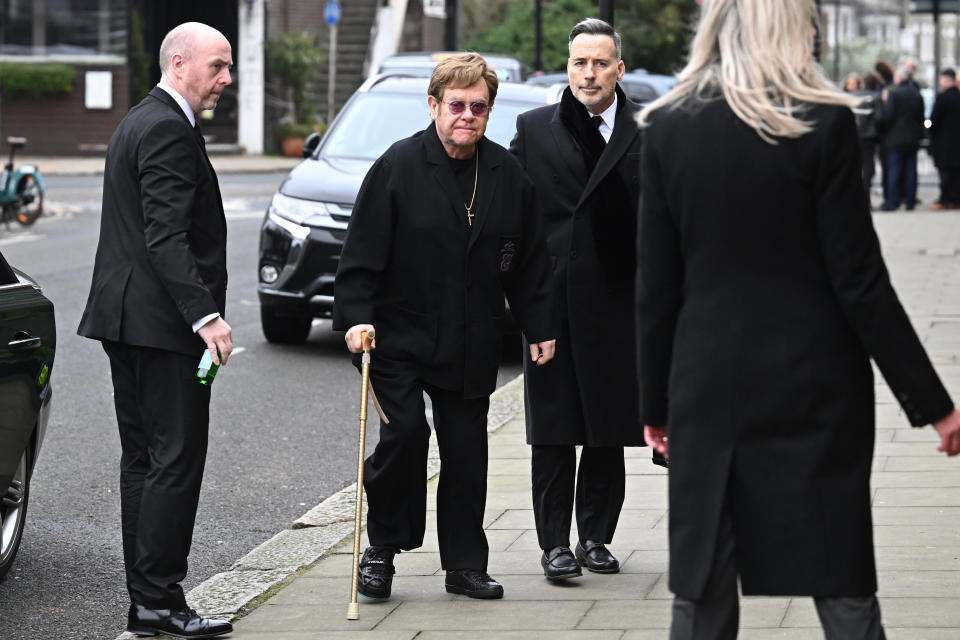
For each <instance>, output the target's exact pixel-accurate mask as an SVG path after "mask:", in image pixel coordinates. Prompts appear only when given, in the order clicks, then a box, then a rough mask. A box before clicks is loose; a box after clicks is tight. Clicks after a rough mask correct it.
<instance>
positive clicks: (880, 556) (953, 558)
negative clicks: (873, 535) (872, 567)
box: [874, 546, 960, 585]
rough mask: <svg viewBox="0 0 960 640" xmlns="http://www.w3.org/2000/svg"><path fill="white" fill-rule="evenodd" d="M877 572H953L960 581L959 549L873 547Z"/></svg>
mask: <svg viewBox="0 0 960 640" xmlns="http://www.w3.org/2000/svg"><path fill="white" fill-rule="evenodd" d="M874 553H875V554H876V560H877V571H903V572H918V571H938V570H945V571H953V572H958V573H954V574H953V578H952V580H953V582H954V585H956V584H957V582H958V580H960V549H957V547H942V548H937V547H922V548H918V547H906V546H904V547H885V546H880V547H875V548H874Z"/></svg>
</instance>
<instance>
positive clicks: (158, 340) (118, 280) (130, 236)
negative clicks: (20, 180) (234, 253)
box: [77, 87, 227, 357]
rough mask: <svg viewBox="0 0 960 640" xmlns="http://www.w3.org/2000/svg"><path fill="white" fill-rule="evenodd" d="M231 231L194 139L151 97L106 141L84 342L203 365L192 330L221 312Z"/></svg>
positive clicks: (177, 111) (181, 117)
mask: <svg viewBox="0 0 960 640" xmlns="http://www.w3.org/2000/svg"><path fill="white" fill-rule="evenodd" d="M226 244H227V225H226V220H225V218H224V214H223V203H222V200H221V197H220V188H219V186H218V184H217V176H216V173H215V172H214V170H213V167H212V166H211V165H210V162H209V160H208V159H207V156H206V152H205V151H204V148H203V142H202V138H200V137H199V131H198V130H195V129H193V128H192V127H191V126H190V122H189V120H187V117H186V115H185V114H184V113H183V110H182V109H181V108H180V106H179V105H178V104H177V103H176V101H175V100H174V99H173V98H172V97H171V96H170V95H169V94H168V93H166V92H165V91H164V90H163V89H160V88H159V87H154V89H153V90H152V91H151V92H150V93H149V95H147V97H146V98H144V99H143V101H142V102H140V103H139V104H138V105H136V106H135V107H133V108H132V109H131V110H130V112H129V113H127V115H126V116H125V117H124V118H123V120H122V121H121V122H120V125H119V126H118V127H117V130H116V131H115V132H114V134H113V136H112V137H111V138H110V144H109V146H108V148H107V158H106V165H105V168H104V178H103V207H102V213H101V220H100V242H99V245H98V246H97V255H96V259H95V262H94V267H93V281H92V283H91V286H90V295H89V297H88V299H87V306H86V309H85V310H84V312H83V317H82V318H81V320H80V326H79V328H78V330H77V333H79V334H80V335H82V336H86V337H88V338H95V339H99V340H111V341H115V342H122V343H125V344H130V345H136V346H144V347H153V348H157V349H164V350H167V351H175V352H178V353H184V354H193V355H197V356H198V357H199V355H200V353H201V352H202V351H203V348H204V343H203V340H201V339H200V337H199V336H197V335H196V334H194V333H193V329H192V324H193V323H194V322H196V321H197V320H199V319H201V318H202V317H204V316H206V315H209V314H211V313H219V314H221V315H223V314H224V312H225V303H226V292H227V264H226Z"/></svg>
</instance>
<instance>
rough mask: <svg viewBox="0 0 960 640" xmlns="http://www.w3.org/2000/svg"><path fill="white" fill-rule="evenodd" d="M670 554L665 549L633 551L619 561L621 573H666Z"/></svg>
mask: <svg viewBox="0 0 960 640" xmlns="http://www.w3.org/2000/svg"><path fill="white" fill-rule="evenodd" d="M669 560H670V554H669V552H668V551H667V550H666V549H655V550H649V549H634V550H632V551H631V552H630V554H629V555H628V556H627V557H626V558H625V559H623V558H622V559H621V561H620V571H621V572H623V573H666V572H667V565H668V563H669Z"/></svg>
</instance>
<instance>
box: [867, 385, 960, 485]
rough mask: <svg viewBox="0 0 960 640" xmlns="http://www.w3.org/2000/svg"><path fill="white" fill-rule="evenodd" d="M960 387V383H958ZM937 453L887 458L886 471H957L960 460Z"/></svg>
mask: <svg viewBox="0 0 960 640" xmlns="http://www.w3.org/2000/svg"><path fill="white" fill-rule="evenodd" d="M958 387H960V385H958ZM935 453H936V455H932V454H931V455H929V456H920V457H910V456H897V457H895V458H887V463H886V464H885V465H884V470H886V471H956V469H957V464H958V461H957V459H956V458H948V457H947V456H946V455H944V454H942V453H939V452H935Z"/></svg>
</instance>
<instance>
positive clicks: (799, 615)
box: [232, 212, 960, 640]
mask: <svg viewBox="0 0 960 640" xmlns="http://www.w3.org/2000/svg"><path fill="white" fill-rule="evenodd" d="M875 222H876V226H877V229H878V232H879V234H880V237H881V241H882V244H883V248H884V255H885V257H886V259H887V262H888V264H889V266H890V270H891V273H892V276H893V280H894V283H895V285H896V286H897V288H898V291H899V293H900V296H901V299H902V300H903V302H904V304H905V306H906V307H907V309H908V311H909V312H910V314H911V317H912V318H913V321H914V324H915V326H916V328H917V331H918V332H919V333H920V335H921V338H922V339H923V340H924V343H925V344H926V345H927V348H928V350H929V351H930V354H931V357H932V358H933V359H934V362H935V364H936V366H937V369H938V370H939V372H940V374H941V376H942V377H943V379H944V381H945V383H946V385H947V387H948V388H949V389H950V390H951V392H952V394H953V396H954V397H955V398H958V397H960V213H946V214H944V213H940V214H935V213H920V212H918V213H913V214H907V213H895V214H878V215H877V216H876V217H875ZM510 393H513V394H516V395H517V396H518V397H517V398H515V400H516V401H517V402H516V403H515V404H514V406H515V407H518V406H519V394H520V386H519V385H511V387H510ZM877 400H878V406H877V423H878V424H877V428H878V431H877V446H876V452H875V458H874V473H873V478H872V483H873V492H874V501H873V513H874V538H875V543H876V555H877V566H878V571H879V583H880V590H879V596H880V601H881V606H882V608H883V618H884V624H885V627H886V631H887V637H888V638H890V640H898V639H899V640H907V639H909V640H933V639H937V640H941V639H947V638H960V593H958V588H957V587H958V586H960V460H956V459H949V460H948V459H946V458H945V457H944V456H943V455H942V454H938V453H937V452H936V450H935V448H936V442H937V439H936V437H935V432H934V431H933V430H932V429H931V428H929V427H928V428H924V429H911V428H910V427H909V425H908V423H907V421H906V419H905V418H904V416H903V415H901V413H900V410H899V407H898V406H897V405H896V404H895V403H894V400H893V397H892V395H891V393H890V391H889V390H888V389H887V387H886V386H885V385H884V384H883V382H882V379H880V378H879V376H878V386H877ZM627 456H628V458H627V473H628V477H627V494H626V501H625V504H624V510H623V515H622V516H621V519H620V525H619V528H618V530H617V535H616V539H615V541H614V544H612V545H610V547H611V550H612V551H613V552H614V553H615V554H616V555H617V556H618V557H619V558H620V560H621V563H622V566H623V570H622V572H621V573H620V574H617V575H612V576H601V575H595V574H590V573H586V572H585V575H584V576H583V577H582V578H580V579H575V580H571V581H569V582H568V583H566V584H563V585H553V584H550V583H548V582H547V581H546V580H544V578H543V575H542V573H541V570H540V564H539V558H540V551H539V549H538V547H537V540H536V532H535V530H534V524H533V515H532V511H531V508H530V506H531V505H530V461H529V457H530V456H529V447H528V446H527V445H526V443H525V438H524V425H523V413H522V411H521V410H516V409H515V413H514V415H513V417H512V418H510V419H509V420H508V421H507V422H506V423H505V424H504V426H503V427H502V428H500V429H499V430H497V431H496V432H494V433H492V434H491V435H490V475H489V495H488V500H487V512H486V520H485V522H486V528H487V535H488V539H489V542H490V550H491V552H490V567H489V569H490V573H491V575H493V576H494V577H495V578H497V579H498V580H500V581H501V582H502V583H503V585H504V589H505V596H504V599H503V600H501V601H478V600H471V599H468V598H465V597H462V596H452V595H449V594H447V593H446V592H445V591H444V588H443V575H442V572H441V571H440V561H439V556H438V554H437V538H436V522H435V512H434V511H431V512H430V513H429V515H428V518H427V522H428V531H427V536H426V541H425V544H424V546H423V548H421V549H418V550H417V551H414V552H409V553H403V554H401V555H399V556H398V557H397V561H396V564H397V576H396V578H395V580H394V585H393V596H392V598H391V599H390V600H389V601H388V602H384V603H370V602H365V601H363V599H362V598H361V606H360V620H358V621H348V620H346V611H347V603H348V601H349V589H350V571H351V562H352V538H349V539H347V540H345V541H344V542H342V543H341V544H339V545H337V546H335V547H334V548H333V550H332V552H330V553H328V554H327V555H325V556H324V557H323V558H321V559H320V560H319V561H317V562H315V563H313V564H311V565H310V566H309V567H308V568H307V569H306V570H304V571H302V573H301V574H300V575H299V576H298V577H296V578H295V579H292V580H288V581H287V582H286V583H285V584H286V586H285V587H283V588H282V589H279V590H275V591H276V593H274V594H273V595H272V596H269V597H266V598H261V599H260V601H259V603H260V604H259V606H257V607H256V608H254V609H253V610H252V611H249V613H247V614H246V615H244V616H243V617H241V618H240V619H239V620H237V621H236V632H235V633H234V634H233V636H232V637H234V638H237V639H238V640H253V639H259V638H263V639H265V640H266V639H269V640H294V639H296V640H301V639H303V640H305V639H308V638H363V637H370V638H378V639H384V640H387V639H397V640H401V639H402V640H406V639H412V638H414V637H416V638H417V639H418V640H433V639H439V638H476V637H484V638H504V639H514V638H515V639H517V640H521V639H523V640H533V639H537V638H550V639H551V640H552V639H555V638H576V639H582V640H601V639H607V638H609V639H611V640H612V639H616V638H622V639H624V640H648V639H650V640H652V639H654V638H656V639H663V638H666V637H667V629H668V627H669V622H670V598H671V595H670V593H669V591H668V590H667V587H666V571H667V513H666V487H667V477H666V475H665V473H664V471H663V470H662V469H660V468H659V467H654V466H653V465H652V464H651V463H650V461H649V453H648V451H647V450H645V449H635V448H634V449H628V450H627ZM430 483H431V487H430V496H431V497H430V499H429V506H428V508H429V509H431V510H432V509H434V508H435V506H434V505H435V502H434V500H433V495H434V493H435V483H436V480H435V479H434V480H431V481H430ZM363 544H366V540H364V543H363ZM818 637H822V635H821V633H820V631H819V623H818V620H817V616H816V612H815V610H814V608H813V605H812V602H811V601H810V599H809V598H745V599H743V601H742V605H741V632H740V638H743V639H745V640H760V639H763V640H766V639H769V638H782V639H787V640H794V639H795V640H801V639H803V640H807V639H809V638H818Z"/></svg>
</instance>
